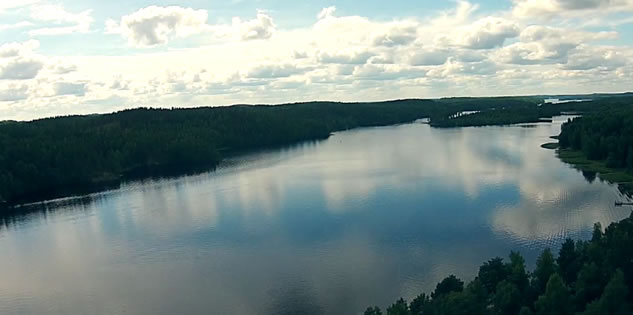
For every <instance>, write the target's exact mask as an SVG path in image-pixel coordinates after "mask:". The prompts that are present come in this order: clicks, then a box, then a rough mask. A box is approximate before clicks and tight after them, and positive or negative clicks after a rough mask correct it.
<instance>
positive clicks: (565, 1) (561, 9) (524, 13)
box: [513, 0, 633, 19]
mask: <svg viewBox="0 0 633 315" xmlns="http://www.w3.org/2000/svg"><path fill="white" fill-rule="evenodd" d="M631 10H633V0H514V9H513V13H514V15H515V16H516V17H519V18H546V19H547V18H552V17H555V16H580V15H582V14H588V13H591V14H605V13H609V12H614V11H631Z"/></svg>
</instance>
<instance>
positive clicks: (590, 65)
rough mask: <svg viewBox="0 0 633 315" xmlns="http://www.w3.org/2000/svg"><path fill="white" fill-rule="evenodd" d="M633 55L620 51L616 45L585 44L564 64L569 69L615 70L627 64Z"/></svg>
mask: <svg viewBox="0 0 633 315" xmlns="http://www.w3.org/2000/svg"><path fill="white" fill-rule="evenodd" d="M632 57H633V55H631V54H626V53H624V52H621V51H618V49H617V48H615V47H604V48H596V47H589V46H586V45H583V46H581V47H579V49H578V51H577V52H576V53H574V54H572V55H570V56H569V61H568V62H567V64H565V65H564V66H563V68H564V69H567V70H591V69H596V68H599V69H601V70H615V69H617V68H619V67H623V66H625V65H626V64H627V61H628V60H630V59H631V58H632Z"/></svg>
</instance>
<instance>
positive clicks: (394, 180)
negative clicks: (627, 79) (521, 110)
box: [0, 119, 630, 314]
mask: <svg viewBox="0 0 633 315" xmlns="http://www.w3.org/2000/svg"><path fill="white" fill-rule="evenodd" d="M563 120H564V119H556V120H555V122H554V123H553V124H538V125H536V126H535V127H534V128H519V127H486V128H462V129H431V128H430V127H429V126H428V125H425V124H409V125H401V126H393V127H382V128H370V129H358V130H352V131H348V132H341V133H338V134H335V135H334V136H333V137H331V138H330V139H328V140H326V141H323V142H316V143H309V144H305V145H300V146H296V147H292V148H287V149H283V150H276V151H269V152H264V153H258V154H251V155H245V156H241V157H236V158H234V159H231V160H230V161H227V163H226V164H225V165H224V166H223V167H220V168H219V169H218V170H217V171H216V172H212V173H204V174H199V175H195V176H187V177H182V178H178V179H166V180H157V181H148V182H143V183H131V184H128V185H124V186H123V187H121V189H119V190H114V191H110V192H107V193H102V194H95V195H92V196H90V197H87V198H83V199H79V200H72V201H70V200H68V201H61V202H56V203H51V204H44V205H39V207H41V208H40V209H39V210H37V211H35V212H33V213H32V214H31V215H29V216H27V217H21V218H19V219H12V221H10V222H9V224H7V223H5V225H6V226H5V228H4V229H2V230H0V253H1V254H2V257H8V258H7V259H3V260H0V268H3V270H4V271H5V273H6V274H7V276H6V277H5V279H3V281H0V313H18V314H20V313H22V314H36V313H46V314H83V313H95V314H111V313H133V314H171V313H183V312H186V313H192V314H195V313H200V314H208V313H225V314H226V313H232V314H298V313H301V314H322V313H330V314H331V313H352V314H353V313H358V312H361V311H362V310H364V308H365V307H366V306H368V305H370V304H371V305H373V304H378V305H382V306H384V305H386V304H387V303H389V302H392V301H393V300H394V299H395V298H397V297H399V296H404V297H406V298H411V297H413V296H415V295H417V294H418V293H419V292H421V291H425V290H430V289H431V288H432V287H434V285H435V283H436V282H437V281H439V280H441V279H442V278H443V277H444V276H446V275H448V274H451V273H453V274H456V275H458V276H460V277H463V278H465V279H469V278H470V277H472V276H473V274H474V273H476V271H477V266H478V265H479V264H480V263H481V262H482V261H483V260H486V259H488V258H490V257H493V256H498V255H501V256H505V255H506V254H507V253H508V252H509V250H511V249H518V250H520V251H521V252H522V253H523V254H524V255H525V256H526V258H527V260H528V262H531V263H533V261H534V258H535V256H536V255H537V254H538V252H539V251H540V250H541V249H542V248H544V247H546V246H553V247H556V246H558V244H560V243H561V242H562V240H564V238H566V237H574V238H582V237H588V236H589V235H590V232H591V227H592V225H593V223H594V222H601V223H602V224H603V225H606V224H608V223H609V222H612V221H615V220H619V219H622V218H624V217H626V216H628V214H629V211H630V210H629V209H626V208H613V207H612V204H613V200H614V198H619V197H620V196H619V192H618V190H617V188H616V187H614V186H612V185H608V184H606V183H602V182H600V181H594V182H592V183H590V182H587V181H585V179H584V178H583V175H582V174H580V173H578V172H577V171H576V170H574V169H572V168H571V167H568V166H567V165H565V164H563V163H561V162H560V161H558V160H557V159H556V157H555V156H554V153H553V151H550V150H545V149H542V148H540V145H541V144H542V143H545V142H548V141H549V139H548V137H549V136H551V135H554V134H558V131H559V128H560V123H561V122H562V121H563ZM5 222H6V221H5Z"/></svg>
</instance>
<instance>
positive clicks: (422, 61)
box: [409, 49, 449, 66]
mask: <svg viewBox="0 0 633 315" xmlns="http://www.w3.org/2000/svg"><path fill="white" fill-rule="evenodd" d="M448 57H449V52H448V51H446V50H438V49H419V50H416V51H415V52H413V53H412V54H411V55H410V56H409V64H410V65H412V66H437V65H441V64H444V63H445V62H446V60H447V59H448Z"/></svg>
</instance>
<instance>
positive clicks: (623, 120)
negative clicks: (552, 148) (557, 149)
mask: <svg viewBox="0 0 633 315" xmlns="http://www.w3.org/2000/svg"><path fill="white" fill-rule="evenodd" d="M631 105H633V103H629V104H626V105H624V104H623V105H620V106H617V107H616V106H607V107H605V108H604V109H603V110H601V111H598V112H596V113H593V114H591V115H586V116H584V117H581V118H576V119H574V120H573V121H571V120H570V121H568V122H567V123H565V124H564V125H563V127H562V129H561V134H560V136H559V143H560V145H561V147H562V148H570V149H574V150H579V151H582V152H583V153H584V154H585V155H586V156H587V158H589V159H591V160H603V161H605V162H606V164H607V167H610V168H619V169H628V170H629V171H633V150H632V149H631V148H632V147H633V107H632V106H631Z"/></svg>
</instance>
